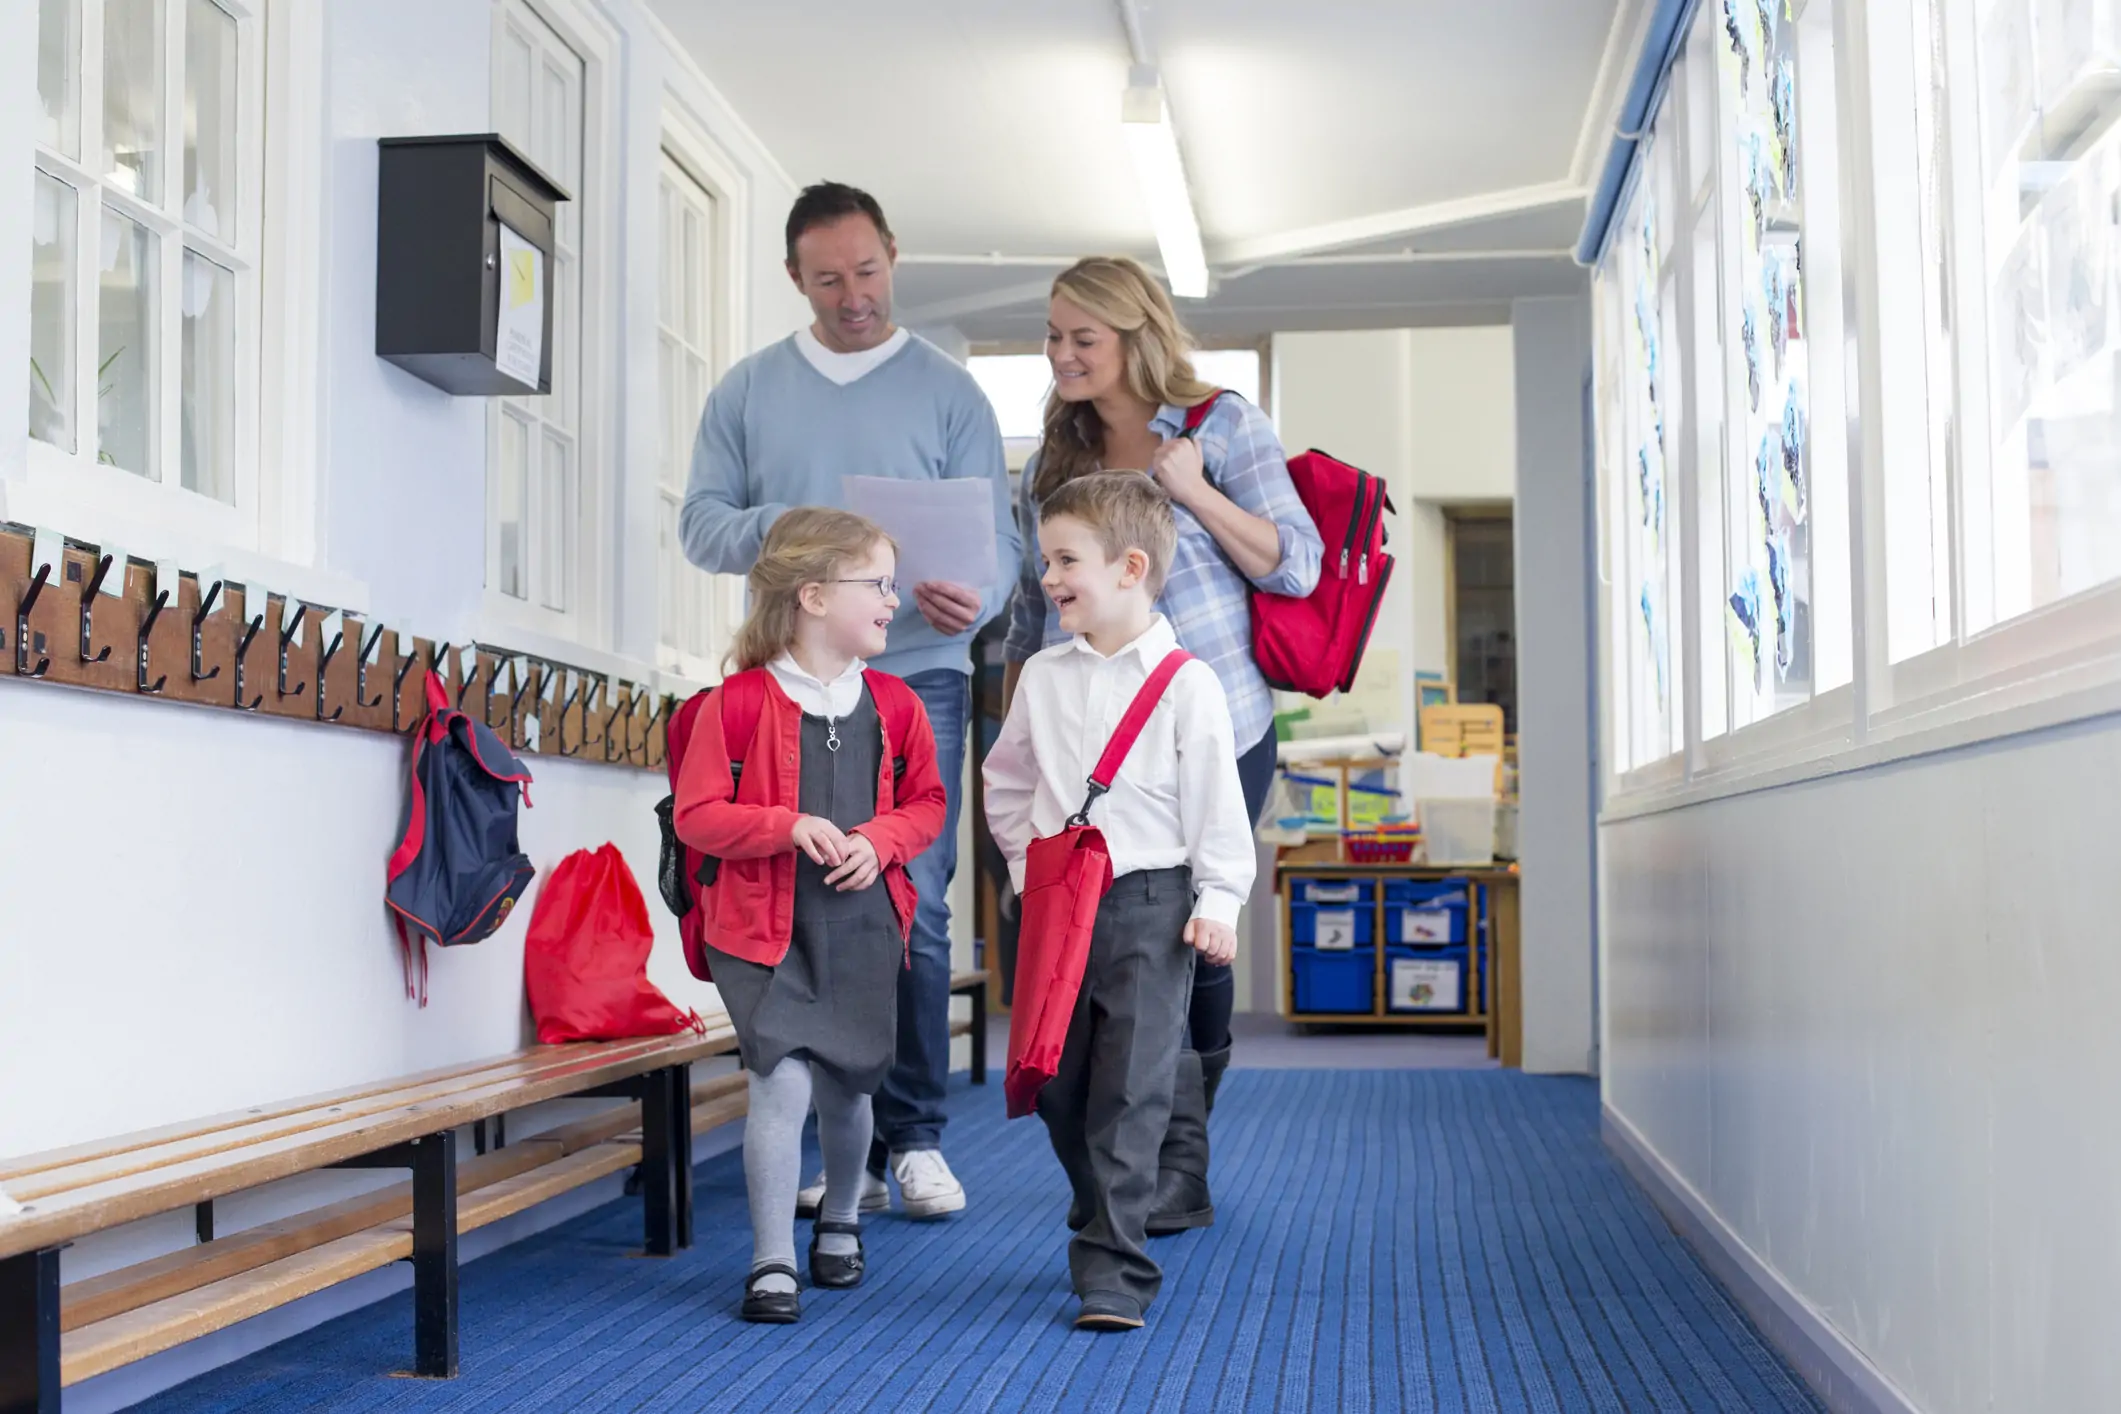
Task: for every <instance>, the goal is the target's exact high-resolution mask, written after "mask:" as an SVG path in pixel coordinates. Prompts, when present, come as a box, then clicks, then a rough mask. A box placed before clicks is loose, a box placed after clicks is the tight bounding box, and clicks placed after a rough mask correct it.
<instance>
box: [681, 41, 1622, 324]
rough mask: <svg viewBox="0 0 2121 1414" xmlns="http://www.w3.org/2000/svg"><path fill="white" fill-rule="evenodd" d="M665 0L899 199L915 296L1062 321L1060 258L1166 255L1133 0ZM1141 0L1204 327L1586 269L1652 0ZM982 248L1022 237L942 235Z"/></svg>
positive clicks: (1450, 297) (1574, 279)
mask: <svg viewBox="0 0 2121 1414" xmlns="http://www.w3.org/2000/svg"><path fill="white" fill-rule="evenodd" d="M650 3H651V4H652V6H653V8H654V9H655V10H656V12H657V14H658V16H659V17H660V18H661V19H662V20H663V21H664V23H665V24H666V25H668V27H669V28H670V30H671V31H672V33H673V34H674V35H675V36H676V37H677V39H678V40H679V41H680V42H681V43H682V44H683V45H684V46H685V47H686V48H687V49H688V50H689V51H690V52H691V54H692V55H693V56H694V58H695V59H696V60H697V62H698V63H699V65H700V66H701V68H702V69H703V70H704V71H705V72H706V74H707V76H708V78H709V79H711V80H712V81H713V82H714V84H715V85H716V86H717V87H718V88H720V89H721V91H722V93H723V94H724V96H726V97H727V98H728V99H729V101H730V103H731V104H732V105H733V106H734V107H735V108H736V110H737V111H738V112H739V113H740V114H742V115H743V117H744V119H745V121H746V122H748V123H749V124H750V125H751V127H752V128H753V129H754V130H755V131H756V132H757V133H758V135H759V137H760V138H761V139H762V140H763V141H764V142H765V144H766V146H767V147H768V148H769V149H770V150H771V151H772V152H773V153H774V155H775V156H776V157H777V158H778V159H779V161H780V163H781V165H782V166H784V167H785V168H786V169H787V170H788V172H789V173H790V174H791V175H792V176H793V177H794V178H795V179H796V180H797V181H798V182H808V181H814V180H819V179H821V178H827V177H830V178H835V179H838V180H842V181H848V182H853V183H855V184H857V185H859V186H863V187H866V188H868V189H869V190H871V191H873V192H874V193H875V194H876V195H877V197H878V198H879V199H880V200H881V201H882V202H883V203H884V207H885V210H886V211H887V212H888V213H889V215H890V218H891V222H892V225H893V227H894V228H895V230H896V232H897V234H898V238H899V248H900V251H901V253H902V255H904V256H906V257H908V260H907V263H906V264H904V265H903V266H902V267H901V270H900V274H899V280H898V286H899V292H898V305H899V310H900V312H901V314H902V316H903V317H904V318H905V320H906V321H907V322H910V323H916V324H922V323H926V324H943V323H949V324H954V325H956V326H957V327H958V328H959V329H961V330H962V331H963V332H964V333H965V334H966V335H967V336H969V337H971V338H973V339H975V340H984V339H1013V338H1029V337H1034V336H1036V335H1037V333H1038V332H1039V331H1040V330H1041V329H1042V327H1043V311H1044V304H1045V298H1044V292H1045V287H1046V285H1047V283H1048V282H1050V280H1051V278H1052V275H1053V272H1054V271H1055V270H1056V269H1057V268H1058V264H1059V261H1060V260H1061V259H1062V258H1072V257H1074V256H1076V255H1080V254H1085V253H1090V252H1110V251H1124V252H1128V253H1131V254H1136V255H1140V256H1142V257H1144V258H1147V259H1150V260H1152V261H1153V259H1154V257H1155V250H1156V247H1155V239H1154V234H1153V232H1152V231H1151V229H1150V226H1149V221H1148V215H1147V210H1146V207H1145V205H1144V203H1143V202H1142V199H1141V196H1140V193H1139V192H1138V191H1137V190H1136V187H1135V182H1134V173H1133V169H1132V167H1131V166H1130V165H1129V162H1128V157H1127V152H1126V149H1125V147H1124V145H1123V143H1122V139H1121V133H1120V130H1119V121H1118V119H1119V99H1120V93H1121V90H1122V89H1123V88H1124V87H1125V86H1126V82H1127V71H1128V65H1129V63H1130V53H1129V44H1128V37H1127V34H1126V31H1125V28H1124V26H1123V23H1122V19H1121V11H1120V6H1119V5H1118V4H1117V3H1116V0H890V2H889V3H888V4H884V5H879V4H878V3H876V0H802V2H801V3H764V2H763V0H650ZM1137 8H1138V13H1139V14H1140V17H1141V20H1142V27H1141V28H1142V35H1143V38H1144V39H1145V40H1146V42H1147V46H1148V48H1149V50H1150V51H1151V53H1152V55H1153V57H1154V58H1155V60H1156V61H1157V63H1158V64H1159V65H1160V66H1161V68H1162V71H1163V76H1164V83H1165V87H1166V89H1167V91H1168V93H1169V94H1170V100H1171V109H1172V114H1173V117H1174V120H1175V122H1176V124H1177V126H1178V132H1179V140H1180V143H1181V146H1182V148H1183V150H1184V153H1185V158H1186V163H1187V168H1188V176H1189V180H1190V185H1191V187H1192V192H1193V198H1194V206H1195V209H1196V211H1197V213H1198V215H1199V217H1200V222H1201V228H1202V233H1203V236H1204V239H1205V241H1206V244H1207V247H1208V256H1209V260H1210V263H1211V264H1212V265H1214V266H1216V267H1217V274H1218V284H1217V288H1216V290H1215V291H1214V292H1213V293H1212V294H1211V296H1210V298H1208V299H1207V300H1204V301H1198V302H1191V303H1188V304H1187V305H1186V307H1185V313H1186V317H1187V320H1188V322H1189V323H1190V324H1192V325H1194V326H1195V327H1196V329H1197V330H1198V331H1199V332H1201V333H1203V334H1206V335H1212V336H1215V337H1221V336H1225V335H1234V334H1247V335H1249V334H1254V333H1262V332H1266V331H1268V330H1272V329H1294V328H1337V327H1390V326H1392V325H1396V324H1408V323H1412V324H1433V323H1439V322H1486V321H1488V320H1492V319H1495V318H1501V317H1507V307H1508V301H1509V300H1510V299H1511V298H1513V297H1516V296H1519V295H1528V294H1545V293H1559V292H1564V291H1566V290H1570V289H1576V288H1580V280H1581V276H1580V274H1579V272H1577V271H1576V270H1575V269H1574V267H1573V265H1572V264H1571V263H1570V262H1569V261H1567V260H1566V258H1561V257H1558V256H1557V254H1556V253H1558V252H1560V251H1562V250H1564V249H1565V248H1566V247H1568V246H1569V245H1571V244H1572V243H1573V242H1574V239H1575V235H1576V228H1577V226H1578V225H1579V224H1580V221H1581V218H1582V189H1583V187H1584V185H1585V184H1586V182H1587V181H1589V180H1590V179H1591V178H1592V177H1593V176H1594V175H1595V168H1596V163H1597V162H1598V161H1601V160H1602V159H1603V156H1604V142H1603V139H1602V134H1603V133H1605V132H1607V131H1609V130H1610V121H1611V112H1610V110H1611V108H1612V106H1613V104H1614V102H1615V100H1616V98H1617V92H1616V90H1617V86H1618V80H1619V79H1620V78H1622V77H1624V75H1622V74H1620V72H1619V71H1620V70H1622V69H1624V68H1625V67H1627V66H1626V64H1625V62H1624V57H1626V56H1630V55H1631V54H1632V47H1631V45H1630V40H1631V39H1632V34H1633V31H1634V29H1635V27H1636V26H1637V25H1638V24H1639V20H1640V14H1641V13H1646V12H1647V10H1648V8H1649V6H1648V0H1140V3H1139V5H1138V7H1137ZM1616 12H1619V13H1616ZM1405 252H1414V253H1416V258H1412V259H1410V258H1408V257H1407V256H1406V255H1405V254H1403V253H1405ZM1476 252H1489V253H1496V254H1498V255H1500V257H1501V258H1493V259H1490V258H1483V259H1477V260H1476V259H1466V258H1464V257H1465V256H1467V255H1470V254H1472V253H1476ZM1321 253H1331V254H1332V255H1333V257H1334V258H1333V259H1331V260H1328V261H1324V262H1320V261H1318V260H1316V259H1315V257H1316V256H1318V255H1319V254H1321ZM1542 253H1543V254H1542ZM1364 254H1368V255H1373V256H1384V257H1389V258H1390V259H1389V262H1388V263H1366V264H1354V263H1350V257H1353V256H1359V255H1364ZM981 256H999V257H1001V258H1002V259H1003V260H1005V261H1008V262H1012V263H1004V264H972V263H937V262H939V261H948V259H949V258H950V257H981ZM1040 257H1045V258H1047V259H1046V260H1045V262H1044V263H1037V258H1040ZM1424 257H1425V258H1424ZM1291 260H1295V261H1296V262H1297V263H1293V264H1291V263H1286V262H1289V261H1291Z"/></svg>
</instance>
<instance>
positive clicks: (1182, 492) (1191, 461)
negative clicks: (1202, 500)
mask: <svg viewBox="0 0 2121 1414" xmlns="http://www.w3.org/2000/svg"><path fill="white" fill-rule="evenodd" d="M1149 474H1150V475H1151V476H1153V477H1155V478H1156V484H1157V485H1159V486H1161V487H1163V488H1164V491H1165V493H1166V494H1167V495H1169V496H1170V497H1171V499H1172V500H1174V501H1176V502H1178V503H1179V504H1180V505H1181V506H1191V505H1192V504H1193V498H1194V496H1195V495H1196V494H1197V493H1198V492H1199V491H1200V490H1201V489H1202V488H1203V487H1205V486H1206V485H1207V484H1208V476H1207V463H1206V462H1205V461H1204V460H1203V459H1202V457H1201V454H1200V443H1198V442H1196V441H1194V440H1193V439H1192V438H1191V437H1173V438H1170V439H1169V440H1168V441H1166V442H1164V443H1163V445H1161V446H1159V447H1158V448H1157V449H1156V451H1155V453H1154V454H1153V455H1151V456H1150V458H1149Z"/></svg>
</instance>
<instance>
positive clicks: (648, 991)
mask: <svg viewBox="0 0 2121 1414" xmlns="http://www.w3.org/2000/svg"><path fill="white" fill-rule="evenodd" d="M654 944H655V932H654V930H653V929H652V928H651V927H650V926H649V922H648V904H647V903H646V901H644V900H643V899H642V897H641V886H640V885H639V884H636V883H635V882H634V880H633V871H632V870H631V869H628V868H627V867H626V859H625V857H624V856H623V855H621V854H620V853H619V848H618V846H617V845H611V844H607V845H605V846H604V847H603V848H602V849H600V850H597V851H596V852H595V853H594V854H592V853H590V852H589V851H588V850H576V851H575V852H574V853H573V854H570V855H568V856H567V857H566V858H565V859H563V860H561V861H560V866H559V868H557V869H555V870H553V871H552V877H551V878H549V879H547V880H546V881H545V887H544V888H543V889H541V890H539V892H538V906H537V910H536V911H535V912H534V913H532V914H531V915H530V938H529V941H527V942H526V943H525V944H524V946H523V982H524V986H525V989H526V990H527V991H528V992H529V993H530V1014H531V1015H532V1016H533V1017H535V1018H537V1023H538V1042H539V1044H541V1045H547V1046H550V1045H557V1044H559V1043H560V1042H563V1041H620V1040H624V1039H626V1038H627V1037H630V1036H669V1035H672V1034H674V1033H676V1032H679V1031H683V1030H686V1029H687V1028H690V1029H692V1030H695V1031H703V1030H705V1029H706V1026H705V1024H704V1023H703V1022H702V1021H701V1020H700V1018H699V1014H698V1013H697V1012H691V1011H679V1010H678V1008H677V1006H676V1004H675V1003H673V1002H672V1001H671V1000H670V998H668V997H666V996H664V995H663V993H662V992H661V991H660V990H659V989H658V988H657V987H656V985H655V984H654V983H653V982H650V981H649V980H648V951H649V949H650V948H651V947H653V946H654Z"/></svg>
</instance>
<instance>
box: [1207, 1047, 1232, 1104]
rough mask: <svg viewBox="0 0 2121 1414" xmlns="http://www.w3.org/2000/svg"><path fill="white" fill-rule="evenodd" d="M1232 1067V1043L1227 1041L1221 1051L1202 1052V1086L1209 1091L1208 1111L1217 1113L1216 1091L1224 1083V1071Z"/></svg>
mask: <svg viewBox="0 0 2121 1414" xmlns="http://www.w3.org/2000/svg"><path fill="white" fill-rule="evenodd" d="M1229 1068H1230V1045H1229V1043H1228V1042H1227V1041H1226V1042H1224V1043H1223V1048H1222V1049H1221V1050H1219V1051H1202V1052H1201V1053H1200V1078H1201V1086H1202V1088H1203V1089H1205V1090H1206V1091H1207V1092H1208V1113H1209V1114H1214V1113H1215V1092H1216V1090H1217V1089H1219V1088H1221V1086H1222V1083H1223V1072H1224V1071H1226V1070H1228V1069H1229Z"/></svg>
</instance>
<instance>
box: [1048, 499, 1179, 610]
mask: <svg viewBox="0 0 2121 1414" xmlns="http://www.w3.org/2000/svg"><path fill="white" fill-rule="evenodd" d="M1056 516H1068V517H1070V518H1072V519H1074V520H1079V521H1081V522H1082V523H1083V524H1084V525H1087V526H1089V527H1090V529H1091V530H1092V531H1093V532H1095V533H1096V535H1097V543H1098V546H1099V547H1100V548H1101V549H1103V550H1104V552H1105V558H1106V559H1107V560H1117V559H1119V558H1120V556H1122V555H1124V554H1126V553H1127V552H1128V551H1129V550H1139V551H1141V552H1142V553H1143V554H1144V555H1147V556H1148V557H1149V573H1148V576H1147V578H1146V579H1145V580H1144V583H1145V584H1147V586H1148V589H1149V597H1150V598H1151V599H1154V598H1155V597H1156V596H1157V595H1159V594H1161V593H1163V590H1164V577H1165V576H1166V575H1168V574H1170V573H1171V559H1172V557H1173V556H1174V555H1176V554H1177V553H1178V518H1177V517H1176V516H1174V515H1172V514H1171V498H1170V496H1168V495H1166V494H1165V492H1164V488H1163V487H1161V486H1159V485H1157V484H1156V482H1154V481H1153V480H1151V479H1150V478H1149V477H1148V476H1146V475H1144V474H1142V473H1141V472H1138V471H1093V472H1089V473H1087V474H1085V475H1082V476H1078V477H1076V478H1075V479H1073V480H1072V481H1068V482H1065V483H1063V484H1062V485H1061V487H1060V488H1059V489H1058V490H1056V491H1055V492H1054V493H1053V494H1052V495H1050V496H1048V497H1046V499H1045V500H1044V501H1042V502H1040V503H1039V508H1038V519H1039V524H1041V525H1043V524H1045V523H1046V522H1047V521H1049V520H1052V519H1054V518H1055V517H1056Z"/></svg>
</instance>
